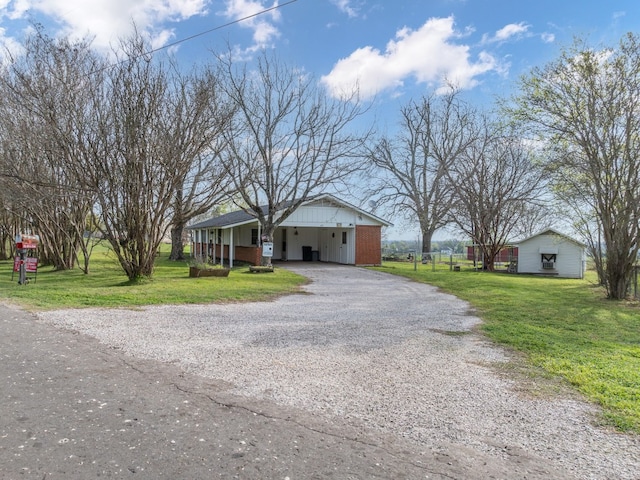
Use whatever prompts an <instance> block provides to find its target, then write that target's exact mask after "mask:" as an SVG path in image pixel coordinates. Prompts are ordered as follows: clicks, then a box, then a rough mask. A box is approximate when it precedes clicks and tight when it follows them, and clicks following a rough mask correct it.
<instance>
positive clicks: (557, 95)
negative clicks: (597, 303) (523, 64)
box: [509, 34, 640, 299]
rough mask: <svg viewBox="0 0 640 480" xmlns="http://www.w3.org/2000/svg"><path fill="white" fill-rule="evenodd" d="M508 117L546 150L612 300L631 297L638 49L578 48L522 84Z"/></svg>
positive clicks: (639, 137)
mask: <svg viewBox="0 0 640 480" xmlns="http://www.w3.org/2000/svg"><path fill="white" fill-rule="evenodd" d="M520 88H521V93H520V94H519V95H518V96H517V97H516V98H514V99H513V100H514V106H513V107H511V108H510V109H509V111H510V113H511V114H512V115H514V117H515V118H517V119H518V120H521V121H524V122H526V123H527V125H528V126H529V128H530V129H531V130H532V131H535V132H537V133H538V134H539V136H540V138H541V139H542V140H543V141H545V142H546V145H547V146H548V151H549V153H548V162H547V170H548V172H549V175H550V178H552V180H553V183H554V188H555V191H556V193H557V194H558V195H559V198H561V200H563V202H564V203H565V209H566V210H568V211H571V212H572V217H573V218H574V219H575V218H577V219H578V220H579V221H578V222H576V227H578V229H579V230H580V231H582V233H583V234H585V238H586V240H587V242H588V244H589V245H590V246H591V253H592V254H593V255H594V256H595V258H596V259H597V260H596V267H597V269H598V276H599V279H600V281H601V283H602V284H604V285H605V286H606V289H607V295H608V297H609V298H612V299H623V298H625V297H626V295H627V292H628V289H629V286H630V282H631V275H632V270H633V264H634V263H635V261H636V259H637V255H638V250H639V248H640V242H639V235H640V43H639V39H638V37H637V36H636V35H634V34H628V35H626V36H625V37H623V38H622V39H621V41H620V43H619V45H618V46H617V48H607V49H603V50H600V51H597V50H594V49H592V48H589V47H588V46H586V45H585V44H584V42H582V41H580V40H576V42H575V43H574V44H573V46H571V47H570V48H568V49H565V50H564V51H563V52H562V53H561V54H560V57H559V58H558V59H557V60H555V61H553V62H550V63H549V64H548V65H546V66H544V67H542V68H534V69H533V70H532V72H531V73H530V74H529V75H528V76H526V77H523V78H522V80H521V82H520Z"/></svg>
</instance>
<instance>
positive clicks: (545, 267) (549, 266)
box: [542, 262, 556, 270]
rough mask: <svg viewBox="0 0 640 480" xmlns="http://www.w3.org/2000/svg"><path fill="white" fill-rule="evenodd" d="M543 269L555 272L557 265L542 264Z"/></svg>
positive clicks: (553, 263) (552, 263) (550, 263)
mask: <svg viewBox="0 0 640 480" xmlns="http://www.w3.org/2000/svg"><path fill="white" fill-rule="evenodd" d="M542 268H543V269H544V270H553V269H554V268H556V263H555V262H542Z"/></svg>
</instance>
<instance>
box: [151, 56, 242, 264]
mask: <svg viewBox="0 0 640 480" xmlns="http://www.w3.org/2000/svg"><path fill="white" fill-rule="evenodd" d="M172 82H173V84H172V89H171V92H170V94H169V99H168V104H167V108H168V109H169V110H170V112H168V115H166V116H165V117H164V118H159V119H158V121H160V122H168V124H167V125H165V126H164V127H163V128H164V130H165V131H166V132H167V135H168V137H167V138H166V140H165V141H166V155H167V156H171V157H173V158H174V159H175V165H176V167H177V170H176V171H175V172H174V174H175V176H176V178H175V184H176V190H175V193H174V200H173V205H172V217H171V254H170V257H169V258H170V259H172V260H183V259H184V244H183V238H182V237H183V232H184V228H185V226H186V225H187V223H188V222H189V221H191V220H192V219H193V218H195V217H197V216H198V215H201V214H203V213H206V212H209V211H210V210H211V209H212V208H213V207H214V206H215V205H216V204H217V203H218V202H219V201H220V200H222V199H223V198H224V197H225V196H226V195H228V193H229V185H230V182H231V179H230V178H229V176H228V175H227V173H226V170H225V168H224V166H223V165H222V162H221V159H220V153H221V151H222V149H223V148H224V146H225V139H224V136H223V135H222V133H223V131H224V128H226V127H227V125H228V123H229V121H230V119H231V117H232V115H233V106H232V105H231V104H230V102H229V101H228V99H227V98H226V97H225V96H224V95H223V94H222V93H221V92H220V87H219V81H218V77H217V76H216V74H215V70H214V69H212V68H211V67H208V68H207V69H205V71H204V72H202V73H193V74H191V75H189V76H184V75H182V74H180V73H179V72H178V71H174V72H173V76H172Z"/></svg>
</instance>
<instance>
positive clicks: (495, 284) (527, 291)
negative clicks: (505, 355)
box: [377, 262, 640, 433]
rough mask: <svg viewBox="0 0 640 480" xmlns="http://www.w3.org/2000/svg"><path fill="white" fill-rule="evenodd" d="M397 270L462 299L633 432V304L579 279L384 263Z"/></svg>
mask: <svg viewBox="0 0 640 480" xmlns="http://www.w3.org/2000/svg"><path fill="white" fill-rule="evenodd" d="M377 270H380V271H383V272H389V273H393V274H397V275H403V276H406V277H409V278H412V279H415V280H417V281H420V282H425V283H429V284H432V285H435V286H437V287H440V288H441V289H442V290H444V291H446V292H449V293H452V294H453V295H455V296H457V297H459V298H462V299H463V300H466V301H468V302H469V303H470V304H471V305H472V306H473V307H474V308H475V310H476V313H477V314H478V315H479V316H480V317H481V318H482V319H483V320H484V323H483V326H482V329H483V331H484V332H485V333H486V334H487V335H488V336H489V337H490V338H491V339H493V340H495V341H497V342H499V343H501V344H504V345H508V346H509V347H512V348H514V349H515V350H518V351H520V352H523V353H525V354H526V356H527V358H528V359H529V361H530V362H531V363H532V364H533V365H535V366H539V367H541V368H543V369H544V370H545V371H547V372H549V373H550V374H553V375H559V376H561V377H562V378H564V379H566V380H567V381H568V382H569V383H571V384H572V385H573V386H575V387H576V388H577V389H578V390H579V391H580V392H582V393H583V394H584V395H585V396H586V397H587V398H589V399H590V400H592V401H595V402H597V403H599V404H600V405H601V406H602V407H603V410H604V416H605V421H606V422H607V423H609V424H611V425H614V426H616V427H617V428H619V429H620V430H623V431H634V432H638V433H640V305H638V303H637V302H636V303H632V302H613V301H610V300H606V299H605V298H604V293H603V291H602V290H601V289H600V288H598V287H596V286H595V280H596V278H595V275H593V274H589V275H588V278H587V279H585V280H570V279H560V278H548V277H534V276H523V275H509V274H504V273H487V272H479V271H474V270H472V269H469V268H468V269H464V268H463V269H462V271H460V272H452V271H449V268H448V267H446V268H445V267H443V266H438V268H437V269H436V271H432V267H431V265H418V267H417V271H414V265H413V264H410V263H391V262H389V263H386V264H384V265H383V266H382V267H380V268H378V269H377Z"/></svg>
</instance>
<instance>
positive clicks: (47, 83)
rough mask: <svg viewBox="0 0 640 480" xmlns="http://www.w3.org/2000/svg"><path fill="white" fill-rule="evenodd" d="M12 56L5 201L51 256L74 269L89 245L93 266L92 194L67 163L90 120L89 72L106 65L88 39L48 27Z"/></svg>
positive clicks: (1, 137)
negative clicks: (52, 33) (89, 233)
mask: <svg viewBox="0 0 640 480" xmlns="http://www.w3.org/2000/svg"><path fill="white" fill-rule="evenodd" d="M9 58H10V59H11V60H12V61H11V62H10V63H9V64H8V65H7V66H6V68H5V70H4V71H3V74H2V76H1V78H0V90H1V92H2V98H3V102H2V105H1V106H0V142H1V152H0V153H1V155H2V158H3V165H4V166H5V167H4V169H3V170H4V175H2V179H1V180H0V181H2V183H3V187H4V188H3V189H2V190H3V194H4V195H8V196H10V199H5V203H6V204H7V205H10V207H9V208H11V211H12V214H13V215H14V216H17V217H20V218H22V219H23V220H22V221H23V224H24V225H25V226H26V228H27V229H28V230H31V231H33V232H34V233H38V234H39V235H40V236H41V238H42V243H41V245H42V246H41V250H42V256H41V260H42V261H43V262H45V263H50V264H53V265H54V266H55V267H56V268H58V269H69V268H72V267H73V266H74V265H75V264H76V262H77V260H78V251H79V250H81V251H82V252H83V253H84V270H85V272H88V262H89V256H90V251H89V249H90V242H89V241H88V240H87V238H86V237H85V236H84V233H85V230H86V218H87V216H88V214H89V212H90V209H91V205H92V195H91V193H90V192H87V191H86V190H84V189H82V188H81V187H80V184H79V183H78V181H77V179H76V178H75V177H74V176H72V175H70V174H69V171H68V169H67V168H66V165H67V164H68V163H70V162H71V163H73V162H75V161H76V160H77V156H78V154H79V149H78V142H79V141H80V135H79V130H78V127H79V126H83V125H85V124H86V123H87V116H86V114H87V111H86V105H87V102H86V99H87V95H86V94H87V91H88V90H90V88H91V84H90V83H89V82H88V81H87V77H88V75H89V73H90V72H91V71H93V70H94V69H95V68H100V67H101V65H102V64H101V62H100V60H99V59H98V58H97V57H96V56H95V55H94V54H93V53H92V52H91V50H90V45H89V42H87V41H86V40H80V41H77V42H71V41H69V40H68V39H66V38H61V39H55V40H54V39H51V38H49V37H47V36H46V35H44V33H43V31H42V30H41V29H40V28H36V29H35V31H34V33H33V34H32V35H31V36H30V37H28V38H27V40H26V42H25V45H24V55H22V56H20V57H18V58H13V57H9ZM79 118H80V119H81V121H78V119H79Z"/></svg>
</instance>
